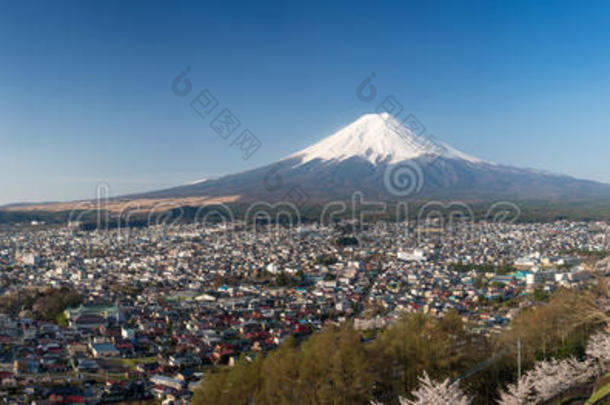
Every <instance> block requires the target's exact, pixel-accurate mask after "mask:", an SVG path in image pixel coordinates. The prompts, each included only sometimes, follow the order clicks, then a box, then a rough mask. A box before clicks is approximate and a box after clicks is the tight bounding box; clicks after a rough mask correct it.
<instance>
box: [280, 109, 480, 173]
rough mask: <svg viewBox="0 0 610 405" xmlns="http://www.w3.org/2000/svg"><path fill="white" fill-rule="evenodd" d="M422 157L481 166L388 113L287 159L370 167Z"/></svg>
mask: <svg viewBox="0 0 610 405" xmlns="http://www.w3.org/2000/svg"><path fill="white" fill-rule="evenodd" d="M424 155H432V156H442V157H445V158H451V159H459V160H466V161H469V162H471V163H482V162H483V160H481V159H477V158H475V157H472V156H469V155H467V154H465V153H463V152H460V151H458V150H456V149H454V148H452V147H450V146H449V145H447V144H445V143H443V142H439V141H436V140H432V139H429V138H426V137H423V136H418V135H416V134H414V133H413V132H412V131H411V130H410V129H409V128H407V127H406V126H405V125H403V123H402V122H400V121H399V120H397V119H396V118H395V117H394V116H392V115H390V114H388V113H381V114H366V115H363V116H362V117H360V118H359V119H358V120H356V121H354V122H353V123H351V124H349V125H347V126H346V127H344V128H342V129H340V130H339V131H337V132H335V133H334V134H332V135H330V136H329V137H327V138H324V139H322V140H321V141H319V142H318V143H316V144H314V145H312V146H310V147H308V148H306V149H303V150H301V151H300V152H297V153H295V154H293V155H290V156H288V158H287V159H294V158H299V159H300V160H301V161H300V163H299V164H304V163H307V162H310V161H312V160H316V159H320V160H323V161H329V160H332V161H338V162H340V161H343V160H346V159H349V158H353V157H361V158H364V159H366V160H368V161H369V162H371V163H372V164H377V163H379V162H385V163H395V162H400V161H404V160H409V159H414V158H417V157H420V156H424Z"/></svg>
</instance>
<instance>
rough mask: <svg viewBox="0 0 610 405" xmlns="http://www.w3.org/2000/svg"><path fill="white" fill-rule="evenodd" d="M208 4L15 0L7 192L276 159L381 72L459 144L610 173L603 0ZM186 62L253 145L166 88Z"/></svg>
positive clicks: (8, 29)
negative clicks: (233, 142)
mask: <svg viewBox="0 0 610 405" xmlns="http://www.w3.org/2000/svg"><path fill="white" fill-rule="evenodd" d="M203 3H204V2H192V3H191V2H176V1H171V2H170V1H167V2H154V1H141V2H127V1H116V2H115V1H106V0H104V1H97V2H93V1H74V2H65V1H54V2H51V1H37V2H32V1H23V0H19V1H14V2H11V1H3V2H2V3H1V4H0V52H1V54H0V55H1V56H0V203H6V202H14V201H33V200H38V201H40V200H46V201H48V200H70V199H77V198H89V197H93V196H94V193H95V189H96V184H98V183H101V182H103V183H107V184H108V185H109V186H110V189H111V192H112V193H113V194H115V195H116V194H122V193H126V192H132V191H140V190H150V189H156V188H159V187H165V186H170V185H174V184H181V183H186V182H189V181H193V180H197V179H201V178H205V177H207V176H214V175H220V174H225V173H229V172H234V171H238V170H243V169H247V168H251V167H254V166H258V165H261V164H265V163H268V162H272V161H274V160H276V159H278V158H281V157H283V156H285V155H287V154H289V153H293V152H295V151H297V150H299V149H301V148H302V147H305V146H307V145H309V144H311V143H312V142H314V141H317V140H319V139H321V138H322V137H324V136H326V135H329V134H330V133H332V132H333V131H335V130H336V129H338V128H339V127H341V126H343V125H345V124H347V123H349V122H350V121H352V120H354V119H356V118H357V117H358V116H360V115H361V114H363V113H366V112H370V111H372V110H373V109H374V107H375V105H374V104H375V103H369V104H367V103H364V102H362V101H360V100H359V99H358V98H357V97H356V93H355V89H356V87H357V85H358V84H359V83H360V82H361V81H362V80H363V79H364V77H366V76H367V75H368V74H370V72H375V73H376V79H375V84H376V86H377V88H378V92H379V96H378V97H384V96H386V95H389V94H393V95H395V96H396V98H397V99H398V100H399V101H400V102H401V103H402V104H404V105H405V110H407V111H409V112H412V113H414V114H415V115H416V116H417V117H418V118H419V119H420V120H421V121H422V122H423V123H424V124H425V125H426V127H427V129H428V132H429V133H431V134H434V135H435V136H436V137H438V138H440V139H443V140H445V141H447V142H449V143H450V144H452V145H453V146H455V147H457V148H458V149H461V150H463V151H465V152H468V153H470V154H473V155H476V156H479V157H482V158H485V159H489V160H493V161H496V162H500V163H505V164H512V165H517V166H526V167H535V168H540V169H545V170H550V171H555V172H560V173H564V174H569V175H573V176H577V177H583V178H591V179H597V180H601V181H606V182H610V159H608V156H609V152H608V150H609V149H610V137H609V134H610V111H608V110H609V109H610V42H609V41H610V3H609V2H604V1H599V2H595V1H587V2H582V1H573V2H558V1H555V2H543V1H536V2H530V1H528V2H525V1H524V2H518V1H488V2H475V1H463V2H456V1H447V2H436V1H414V2H406V1H400V2H360V1H350V2H343V3H340V2H327V1H326V2H320V3H315V2H303V4H296V2H284V3H270V2H243V3H241V2H239V1H232V2H218V3H212V2H206V3H205V4H203ZM328 3H332V4H328ZM186 66H190V67H191V72H190V78H191V80H192V83H193V88H194V91H195V90H200V89H204V88H208V89H210V90H211V91H212V92H213V93H214V95H215V96H216V97H217V98H218V100H219V101H220V106H221V107H228V108H230V109H231V110H232V111H233V112H234V113H235V115H236V116H238V118H239V119H240V120H241V122H242V125H243V126H244V127H247V128H249V129H250V130H251V131H252V132H253V133H254V134H256V136H258V137H259V139H260V140H261V141H262V142H263V146H262V148H261V149H260V150H259V151H258V152H257V153H256V154H255V155H254V156H253V157H252V158H251V159H249V160H247V161H244V160H242V159H241V157H240V155H239V153H238V151H237V150H236V149H234V148H231V147H230V146H229V143H228V142H227V141H225V140H223V139H221V138H220V137H218V136H217V135H216V134H215V133H214V132H213V131H212V130H211V129H210V127H209V121H210V120H209V119H208V120H205V121H204V120H202V119H201V118H200V117H199V116H198V115H196V114H195V113H194V112H193V110H192V109H191V108H190V107H189V104H188V100H186V99H182V98H179V97H177V96H175V95H174V94H173V93H172V91H171V89H170V85H171V81H172V79H173V78H174V77H175V76H176V75H177V74H179V73H180V72H181V71H182V70H183V69H184V68H185V67H186Z"/></svg>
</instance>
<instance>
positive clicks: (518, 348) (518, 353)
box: [517, 338, 521, 381]
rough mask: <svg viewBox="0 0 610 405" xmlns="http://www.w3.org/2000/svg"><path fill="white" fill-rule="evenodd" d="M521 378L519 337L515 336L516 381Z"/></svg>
mask: <svg viewBox="0 0 610 405" xmlns="http://www.w3.org/2000/svg"><path fill="white" fill-rule="evenodd" d="M520 379H521V339H520V338H517V381H518V380H520Z"/></svg>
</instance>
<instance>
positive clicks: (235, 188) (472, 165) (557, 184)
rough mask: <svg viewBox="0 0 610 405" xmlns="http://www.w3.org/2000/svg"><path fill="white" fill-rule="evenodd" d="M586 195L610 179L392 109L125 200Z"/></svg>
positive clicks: (609, 192) (601, 193)
mask: <svg viewBox="0 0 610 405" xmlns="http://www.w3.org/2000/svg"><path fill="white" fill-rule="evenodd" d="M354 192H362V193H363V194H364V195H365V196H366V197H367V198H375V199H378V200H382V201H391V200H404V199H412V200H424V199H430V198H434V199H440V200H455V199H461V200H467V201H489V200H498V199H513V200H540V201H561V202H563V201H579V200H597V199H608V198H610V185H607V184H603V183H598V182H594V181H588V180H581V179H576V178H573V177H569V176H562V175H557V174H552V173H548V172H544V171H540V170H533V169H521V168H515V167H510V166H505V165H500V164H496V163H494V162H490V161H486V160H484V159H479V158H477V157H474V156H471V155H468V154H466V153H464V152H461V151H459V150H457V149H454V148H452V147H451V146H449V145H448V144H446V143H444V142H441V141H437V140H433V139H430V138H426V137H423V136H419V135H417V134H415V133H414V131H412V130H411V129H409V128H408V127H407V126H406V125H404V124H403V123H402V122H401V121H399V120H398V119H396V118H395V117H393V116H392V115H389V114H387V113H382V114H366V115H363V116H362V117H360V118H359V119H357V120H356V121H355V122H353V123H351V124H349V125H347V126H346V127H344V128H342V129H341V130H339V131H338V132H336V133H334V134H332V135H330V136H328V137H326V138H324V139H322V140H321V141H319V142H318V143H316V144H314V145H312V146H310V147H308V148H306V149H303V150H301V151H299V152H297V153H294V154H291V155H289V156H287V157H285V158H284V159H281V160H280V161H277V162H275V163H272V164H270V165H266V166H263V167H259V168H256V169H253V170H249V171H245V172H242V173H238V174H232V175H227V176H223V177H220V178H217V179H209V180H205V181H201V182H197V183H194V184H189V185H184V186H179V187H174V188H170V189H166V190H160V191H155V192H149V193H143V194H138V195H132V196H128V197H123V198H122V199H135V198H139V199H142V198H150V199H180V198H193V197H205V198H223V197H229V196H230V197H232V201H244V202H247V201H259V200H262V201H268V202H274V201H282V200H295V201H296V200H301V201H305V200H307V201H310V202H327V201H331V200H346V199H348V198H350V196H351V195H352V194H353V193H354Z"/></svg>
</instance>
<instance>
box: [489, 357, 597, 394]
mask: <svg viewBox="0 0 610 405" xmlns="http://www.w3.org/2000/svg"><path fill="white" fill-rule="evenodd" d="M602 371H603V369H602V367H601V366H600V365H599V362H597V361H596V360H595V359H592V358H587V359H585V361H578V360H577V359H576V358H574V357H568V358H567V359H564V360H556V359H551V360H543V361H539V362H538V363H536V365H535V367H534V368H533V369H532V370H530V371H528V372H527V373H525V374H524V375H523V376H522V377H521V378H520V379H519V381H517V382H516V383H515V384H510V385H509V386H508V387H506V391H502V392H500V401H499V403H500V404H501V405H521V404H536V403H540V402H543V401H546V400H549V399H551V398H553V397H555V396H557V395H560V394H561V393H563V392H565V391H567V390H568V389H570V388H572V387H577V386H580V385H582V384H587V383H589V382H591V381H593V380H594V379H595V378H597V377H599V376H600V375H601V374H602Z"/></svg>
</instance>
